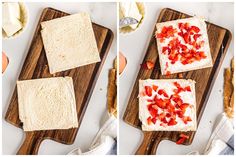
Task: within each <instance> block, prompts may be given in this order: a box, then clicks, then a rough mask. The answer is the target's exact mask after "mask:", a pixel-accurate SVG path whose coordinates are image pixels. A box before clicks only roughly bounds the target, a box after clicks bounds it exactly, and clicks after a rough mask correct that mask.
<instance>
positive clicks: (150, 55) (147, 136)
mask: <svg viewBox="0 0 236 157" xmlns="http://www.w3.org/2000/svg"><path fill="white" fill-rule="evenodd" d="M187 17H190V16H189V15H187V14H184V13H181V12H178V11H175V10H172V9H169V8H165V9H163V10H162V11H161V13H160V15H159V18H158V20H157V23H158V22H165V21H170V20H176V19H182V18H187ZM155 31H156V28H154V31H153V36H152V38H151V40H150V43H149V46H148V49H147V51H146V55H145V57H144V60H143V63H145V62H146V61H147V60H150V61H152V62H153V63H155V68H154V69H152V70H145V69H143V68H140V70H139V73H138V76H137V78H136V80H135V83H134V86H133V90H132V92H131V95H130V98H129V101H128V104H127V108H126V111H125V113H124V116H123V120H124V121H125V122H126V123H128V124H130V125H131V126H133V127H136V128H139V129H141V122H140V120H139V114H138V112H139V111H138V110H139V109H138V98H137V97H138V89H139V83H138V81H139V80H140V79H148V78H151V79H167V78H168V79H173V78H175V79H176V78H179V77H182V78H184V79H193V80H195V81H196V100H197V122H198V124H199V121H200V119H201V116H202V113H203V111H204V109H205V106H206V103H207V100H208V98H209V95H210V92H211V89H212V86H213V84H214V82H215V79H216V77H217V74H218V72H219V69H220V66H221V63H222V61H223V59H224V56H225V54H226V51H227V49H228V46H229V43H230V41H231V38H232V37H231V33H230V32H229V31H228V30H227V29H225V28H222V27H220V26H217V25H215V24H212V23H209V22H207V32H208V37H209V43H210V49H211V55H212V59H213V67H212V68H205V69H199V70H194V71H189V72H183V73H182V75H178V74H172V75H170V76H162V75H161V71H160V64H159V58H158V52H157V44H156V39H155V37H154V35H155ZM180 133H181V132H174V131H171V132H168V131H153V132H144V136H143V142H142V144H141V146H140V147H139V148H138V150H137V152H136V154H156V150H157V147H158V144H159V143H160V141H161V140H163V139H166V140H171V141H174V142H176V141H177V140H178V138H179V134H180ZM185 134H187V135H189V136H190V138H189V139H188V140H186V141H185V143H183V144H184V145H189V144H191V143H192V141H193V138H194V135H195V132H193V131H192V132H191V131H189V132H186V133H185Z"/></svg>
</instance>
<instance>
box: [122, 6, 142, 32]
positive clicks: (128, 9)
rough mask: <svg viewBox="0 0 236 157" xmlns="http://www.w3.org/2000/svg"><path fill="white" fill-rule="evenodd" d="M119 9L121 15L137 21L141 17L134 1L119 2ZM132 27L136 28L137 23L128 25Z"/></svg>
mask: <svg viewBox="0 0 236 157" xmlns="http://www.w3.org/2000/svg"><path fill="white" fill-rule="evenodd" d="M120 11H121V15H122V16H123V17H132V18H134V19H136V20H137V21H138V22H140V20H141V19H142V15H141V14H140V13H139V9H138V6H137V4H136V2H121V3H120ZM129 26H130V27H131V28H132V29H135V28H137V26H138V24H133V25H129Z"/></svg>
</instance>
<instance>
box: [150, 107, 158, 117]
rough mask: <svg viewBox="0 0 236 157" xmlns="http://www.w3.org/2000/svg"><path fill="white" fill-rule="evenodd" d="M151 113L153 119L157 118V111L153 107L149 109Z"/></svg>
mask: <svg viewBox="0 0 236 157" xmlns="http://www.w3.org/2000/svg"><path fill="white" fill-rule="evenodd" d="M148 110H149V113H150V114H151V116H152V117H157V110H156V109H154V108H153V107H150V108H148Z"/></svg>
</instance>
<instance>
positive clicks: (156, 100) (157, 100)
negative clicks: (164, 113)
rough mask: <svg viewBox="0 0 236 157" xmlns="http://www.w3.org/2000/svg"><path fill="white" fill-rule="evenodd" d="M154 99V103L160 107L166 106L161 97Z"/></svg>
mask: <svg viewBox="0 0 236 157" xmlns="http://www.w3.org/2000/svg"><path fill="white" fill-rule="evenodd" d="M154 100H155V102H156V105H157V106H158V107H160V108H162V109H164V108H165V107H166V103H165V102H164V101H163V100H162V99H158V98H155V97H154Z"/></svg>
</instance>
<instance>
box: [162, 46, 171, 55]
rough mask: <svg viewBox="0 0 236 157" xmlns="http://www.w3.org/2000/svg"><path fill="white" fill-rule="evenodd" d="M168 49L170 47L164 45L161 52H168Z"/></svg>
mask: <svg viewBox="0 0 236 157" xmlns="http://www.w3.org/2000/svg"><path fill="white" fill-rule="evenodd" d="M169 50H170V48H169V47H167V46H164V47H163V48H162V53H163V54H166V51H168V52H169Z"/></svg>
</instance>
